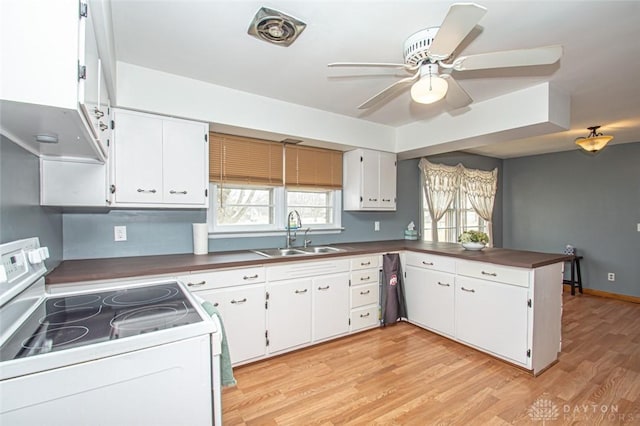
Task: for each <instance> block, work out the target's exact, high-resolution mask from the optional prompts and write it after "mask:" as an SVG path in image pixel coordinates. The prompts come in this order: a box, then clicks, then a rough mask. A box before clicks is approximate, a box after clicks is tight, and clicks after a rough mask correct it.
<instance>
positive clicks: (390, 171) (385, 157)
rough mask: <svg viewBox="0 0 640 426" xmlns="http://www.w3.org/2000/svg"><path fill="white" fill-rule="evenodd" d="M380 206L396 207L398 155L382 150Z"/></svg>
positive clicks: (385, 207) (384, 207)
mask: <svg viewBox="0 0 640 426" xmlns="http://www.w3.org/2000/svg"><path fill="white" fill-rule="evenodd" d="M379 154H380V179H379V180H380V208H383V209H393V210H395V209H396V180H397V165H396V164H397V163H396V155H395V154H391V153H388V152H380V153H379Z"/></svg>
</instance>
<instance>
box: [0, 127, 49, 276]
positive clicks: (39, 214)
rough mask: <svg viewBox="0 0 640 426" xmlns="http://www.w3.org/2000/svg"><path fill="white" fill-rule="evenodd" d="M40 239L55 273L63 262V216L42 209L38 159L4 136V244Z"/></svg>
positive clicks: (0, 195)
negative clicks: (47, 252)
mask: <svg viewBox="0 0 640 426" xmlns="http://www.w3.org/2000/svg"><path fill="white" fill-rule="evenodd" d="M29 237H40V244H41V245H43V246H47V247H49V254H50V255H51V258H50V259H49V260H47V261H46V265H47V267H48V268H49V269H50V270H51V269H52V268H53V267H55V266H56V265H57V264H58V263H59V262H60V261H61V260H62V215H61V214H60V213H59V212H57V211H55V210H52V209H46V208H42V207H40V163H39V160H38V157H36V156H35V155H33V154H31V153H30V152H28V151H26V150H24V149H23V148H21V147H20V146H18V145H16V144H15V143H13V142H11V141H10V140H9V139H6V138H5V137H4V136H0V243H5V242H8V241H13V240H19V239H22V238H29Z"/></svg>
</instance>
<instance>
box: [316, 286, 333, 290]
mask: <svg viewBox="0 0 640 426" xmlns="http://www.w3.org/2000/svg"><path fill="white" fill-rule="evenodd" d="M329 287H331V286H324V287H318V290H321V291H324V290H329Z"/></svg>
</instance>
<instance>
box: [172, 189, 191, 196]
mask: <svg viewBox="0 0 640 426" xmlns="http://www.w3.org/2000/svg"><path fill="white" fill-rule="evenodd" d="M169 194H182V195H187V191H175V190H173V189H172V190H171V191H169Z"/></svg>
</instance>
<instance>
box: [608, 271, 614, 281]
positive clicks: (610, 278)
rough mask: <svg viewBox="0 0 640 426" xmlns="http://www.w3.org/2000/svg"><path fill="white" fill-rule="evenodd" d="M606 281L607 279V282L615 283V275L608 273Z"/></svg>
mask: <svg viewBox="0 0 640 426" xmlns="http://www.w3.org/2000/svg"><path fill="white" fill-rule="evenodd" d="M607 279H608V280H609V281H615V280H616V274H614V273H613V272H609V273H608V274H607Z"/></svg>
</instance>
